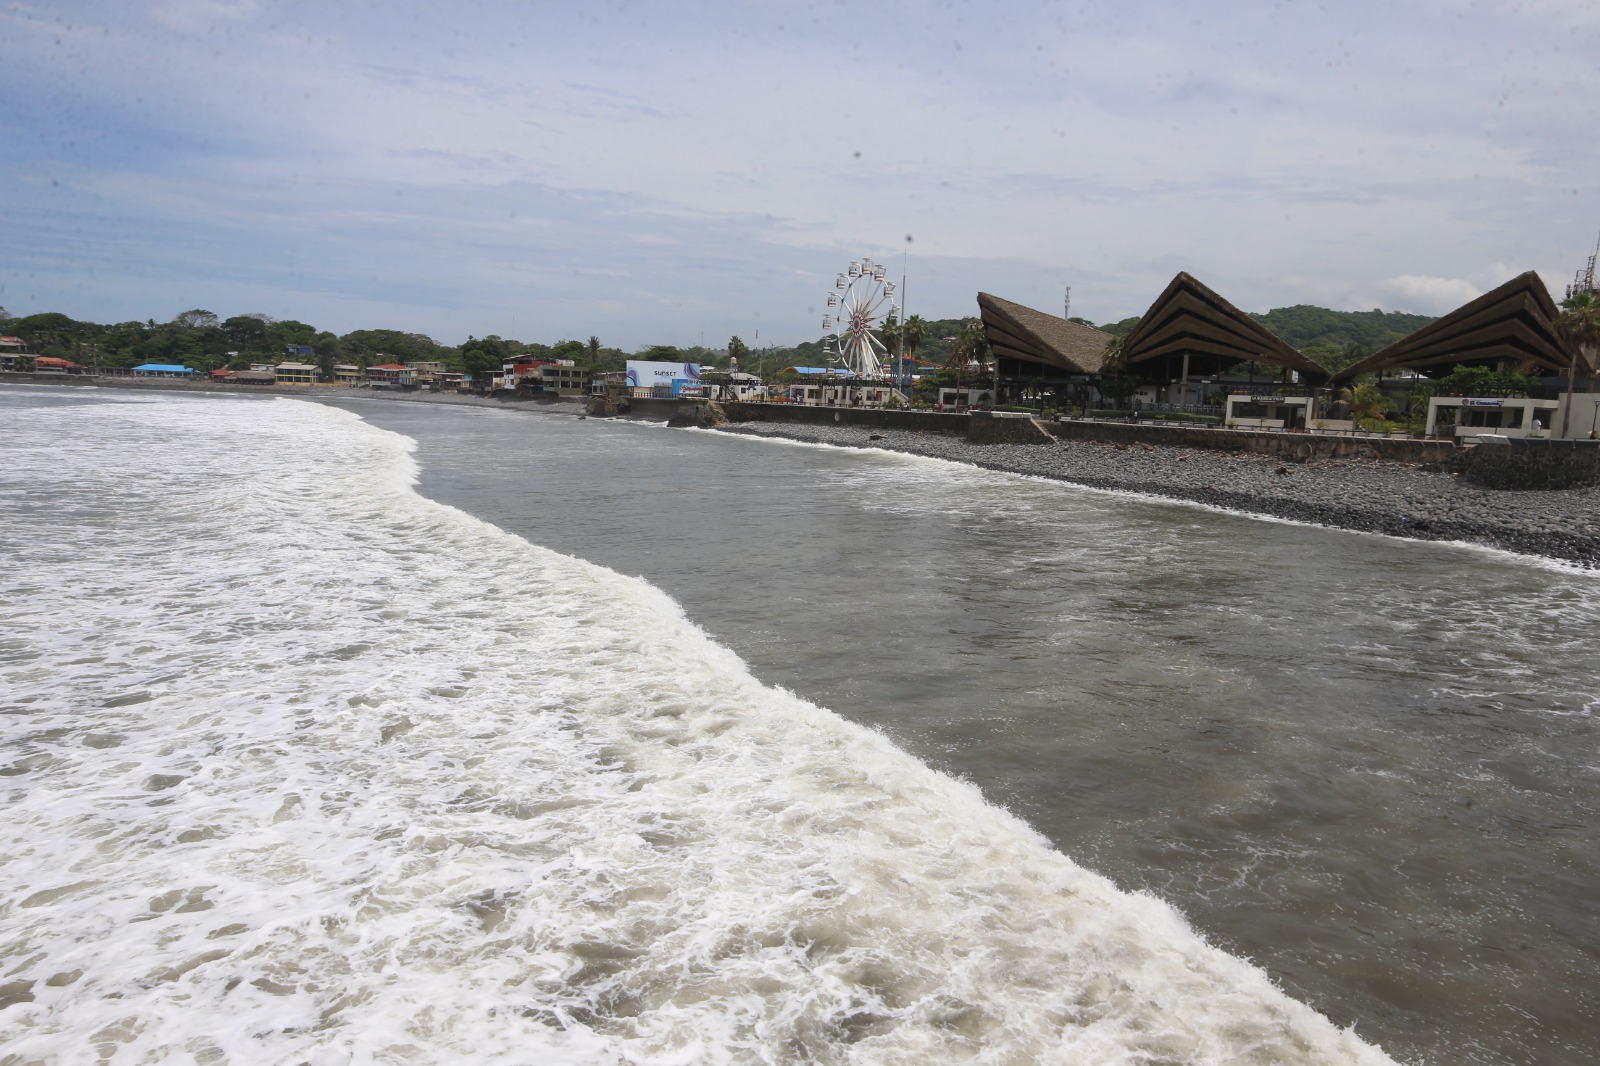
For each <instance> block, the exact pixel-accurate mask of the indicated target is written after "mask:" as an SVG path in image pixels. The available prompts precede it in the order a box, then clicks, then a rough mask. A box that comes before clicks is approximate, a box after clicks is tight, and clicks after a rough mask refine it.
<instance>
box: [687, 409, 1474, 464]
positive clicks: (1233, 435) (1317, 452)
mask: <svg viewBox="0 0 1600 1066" xmlns="http://www.w3.org/2000/svg"><path fill="white" fill-rule="evenodd" d="M663 402H671V401H663ZM722 408H723V410H724V411H725V412H726V414H727V417H728V421H729V422H734V423H744V422H778V423H783V422H787V423H790V424H795V425H813V426H816V425H839V426H867V427H870V428H873V429H901V430H911V431H914V432H921V433H939V434H943V435H946V436H952V437H964V438H966V439H968V440H970V441H972V442H973V443H974V444H985V443H993V444H1019V443H1029V442H1033V443H1045V441H1042V440H1038V439H1037V438H1036V437H1035V435H1034V433H1033V431H1032V429H1031V427H1033V426H1034V425H1036V423H1035V422H1034V421H1033V420H1031V419H1028V418H1026V417H1019V418H1005V417H991V418H985V417H984V416H982V415H979V416H971V415H964V414H961V415H957V414H936V413H934V412H931V411H881V410H874V409H870V408H859V407H805V406H802V405H800V404H766V403H724V404H723V405H722ZM980 419H981V420H982V422H983V423H984V424H983V425H982V426H981V427H980V426H979V425H978V423H979V421H980ZM1037 425H1042V426H1043V427H1044V428H1045V429H1046V430H1047V431H1048V432H1049V434H1050V436H1052V437H1055V438H1056V439H1057V440H1082V441H1100V442H1103V443H1106V444H1124V445H1129V444H1150V445H1155V446H1164V447H1173V448H1205V449H1208V450H1212V451H1226V452H1249V453H1250V454H1252V455H1266V456H1271V457H1274V458H1278V459H1285V460H1289V461H1291V462H1306V461H1309V460H1314V459H1383V460H1387V461H1389V462H1397V463H1437V462H1442V461H1444V460H1446V459H1449V458H1450V457H1451V456H1453V455H1455V454H1456V453H1457V452H1458V450H1459V449H1457V447H1456V445H1455V442H1454V441H1448V440H1416V439H1412V438H1398V437H1360V436H1335V435H1331V434H1321V433H1271V432H1263V431H1256V430H1239V429H1222V428H1216V429H1212V428H1208V427H1202V426H1174V425H1164V424H1162V423H1159V422H1095V421H1074V420H1070V419H1069V420H1067V421H1062V422H1040V423H1037Z"/></svg>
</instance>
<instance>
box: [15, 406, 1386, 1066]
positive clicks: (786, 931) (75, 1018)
mask: <svg viewBox="0 0 1600 1066" xmlns="http://www.w3.org/2000/svg"><path fill="white" fill-rule="evenodd" d="M3 433H4V435H5V437H6V438H7V439H6V441H5V445H6V454H7V456H8V459H9V462H8V464H7V469H6V470H5V471H4V472H0V482H3V484H0V492H3V493H4V495H3V496H0V499H4V501H5V504H4V506H5V508H6V510H7V521H6V522H5V524H4V527H3V529H0V547H3V552H0V602H3V603H4V604H5V605H6V607H5V608H4V615H5V627H4V629H5V634H6V637H5V640H4V643H3V644H0V680H3V691H4V695H3V697H0V699H3V704H4V709H5V710H6V711H7V712H8V718H7V722H8V725H9V728H8V730H7V739H6V741H5V752H4V757H5V762H6V763H7V764H8V765H7V768H6V770H5V773H6V774H7V776H6V777H5V778H4V781H3V783H0V788H3V789H4V790H5V798H6V810H7V818H6V819H5V820H4V822H3V824H0V862H3V863H4V866H5V869H6V870H7V873H8V882H9V884H10V886H11V890H10V892H9V893H8V896H7V899H6V901H5V903H4V906H3V908H0V944H3V945H4V947H3V952H0V957H3V965H4V972H5V976H4V977H3V978H0V983H3V999H0V1002H4V1003H5V1004H7V1005H6V1006H4V1007H3V1009H0V1058H4V1059H5V1060H6V1061H19V1062H20V1061H76V1060H80V1059H84V1058H88V1057H91V1056H93V1055H96V1054H98V1055H99V1056H101V1057H102V1058H106V1059H109V1060H110V1061H114V1062H157V1061H161V1062H168V1061H179V1062H181V1061H193V1062H221V1061H252V1062H258V1061H259V1062H300V1061H307V1062H312V1063H318V1064H322V1063H352V1062H394V1061H416V1062H430V1061H466V1060H470V1061H481V1062H495V1063H519V1062H535V1061H536V1062H541V1063H560V1062H603V1061H617V1062H639V1063H701V1062H710V1063H717V1062H729V1063H733V1062H788V1061H816V1062H841V1063H842V1062H873V1063H877V1062H883V1063H893V1062H914V1061H915V1062H924V1061H929V1060H933V1061H967V1062H983V1063H1011V1062H1016V1063H1022V1062H1095V1063H1111V1062H1139V1063H1159V1062H1171V1063H1180V1062H1182V1063H1206V1062H1214V1063H1224V1062H1227V1063H1237V1062H1260V1063H1268V1062H1386V1061H1388V1060H1387V1059H1386V1058H1385V1057H1384V1056H1383V1055H1382V1054H1381V1052H1379V1051H1378V1050H1376V1049H1375V1048H1373V1047H1371V1046H1369V1045H1367V1044H1365V1043H1363V1042H1362V1041H1361V1040H1360V1039H1358V1038H1357V1037H1356V1036H1355V1035H1354V1034H1353V1033H1350V1032H1347V1031H1341V1030H1339V1029H1338V1028H1337V1027H1335V1026H1334V1025H1332V1024H1331V1023H1329V1022H1328V1021H1327V1020H1326V1019H1325V1018H1323V1017H1322V1016H1320V1015H1319V1014H1317V1013H1316V1012H1315V1011H1313V1010H1311V1009H1310V1008H1309V1007H1307V1006H1305V1005H1303V1004H1300V1003H1298V1002H1296V1001H1294V1000H1292V999H1290V998H1289V997H1287V996H1285V995H1284V994H1282V993H1281V992H1280V991H1279V990H1277V989H1276V988H1274V987H1273V986H1272V984H1271V982H1270V981H1269V980H1268V979H1267V977H1266V976H1265V974H1263V973H1262V972H1261V971H1260V970H1258V969H1257V968H1255V967H1253V966H1251V965H1249V964H1248V963H1246V962H1244V961H1242V960H1239V959H1236V958H1234V957H1232V956H1230V955H1228V954H1226V953H1224V952H1222V951H1220V950H1217V949H1215V948H1213V947H1211V946H1209V945H1208V944H1206V943H1205V942H1204V941H1203V939H1202V938H1201V937H1200V936H1199V935H1198V934H1197V933H1196V932H1195V931H1194V930H1193V929H1191V928H1190V927H1189V926H1188V925H1187V924H1186V923H1185V922H1184V921H1183V920H1182V918H1181V917H1180V916H1179V915H1178V914H1177V913H1176V912H1174V911H1173V910H1172V909H1171V908H1170V907H1168V906H1167V905H1166V904H1164V903H1162V902H1160V901H1158V900H1155V899H1153V898H1149V897H1146V896H1140V895H1133V894H1128V893H1124V892H1121V891H1119V890H1118V889H1117V888H1116V887H1115V886H1114V885H1112V884H1111V883H1110V882H1109V881H1107V880H1106V879H1104V878H1102V877H1100V876H1098V875H1096V874H1094V873H1092V872H1089V871H1087V870H1085V869H1083V868H1081V867H1079V866H1078V865H1076V864H1075V863H1073V862H1072V861H1071V860H1070V859H1069V858H1067V857H1065V856H1063V855H1061V854H1060V853H1058V852H1056V851H1054V850H1052V848H1051V847H1050V846H1049V845H1048V843H1047V842H1046V841H1044V840H1043V838H1041V837H1040V836H1039V834H1037V833H1036V832H1034V831H1033V830H1032V829H1030V828H1029V827H1028V826H1027V825H1025V824H1024V823H1023V822H1021V821H1020V820H1018V819H1017V818H1015V817H1013V816H1012V815H1010V814H1009V813H1007V812H1005V811H1003V810H1001V809H999V808H997V807H994V806H992V805H990V804H988V803H986V802H985V801H984V799H983V797H982V796H981V795H980V794H979V793H978V792H977V790H976V789H974V788H972V787H971V786H969V785H967V784H965V783H963V782H960V781H957V780H954V779H952V778H950V777H947V776H944V775H941V774H939V773H936V772H934V771H933V770H931V769H929V768H928V767H926V766H924V765H922V764H921V763H919V762H918V761H916V760H915V759H914V758H912V757H911V756H909V755H907V754H906V753H904V752H903V751H901V750H899V749H897V748H896V747H895V746H894V745H892V744H891V743H889V742H888V741H887V740H886V739H884V738H883V737H881V736H879V735H878V734H876V733H873V732H871V731H869V730H867V729H864V728H862V727H859V726H856V725H853V724H850V723H848V722H846V721H844V720H842V719H841V718H839V717H838V716H836V715H834V714H833V713H831V712H829V711H827V710H826V709H823V708H819V707H817V706H814V705H812V704H810V703H807V702H805V701H803V700H801V699H799V698H797V697H795V696H794V695H792V694H790V693H788V692H785V691H782V690H777V689H773V688H770V687H766V686H763V685H762V684H761V683H760V682H759V681H758V680H757V679H755V678H754V677H752V676H751V674H750V673H749V671H748V670H747V669H746V668H745V666H744V664H743V663H742V662H741V661H740V660H739V659H738V658H737V657H736V656H735V655H734V654H733V653H732V652H730V651H728V650H727V649H725V648H723V647H721V646H719V645H717V644H715V643H714V642H713V641H711V640H710V639H709V638H707V636H706V635H705V634H704V633H702V632H701V631H700V630H699V629H698V628H697V627H696V626H695V625H694V624H693V623H692V622H691V621H690V620H689V619H687V618H686V617H685V616H684V614H683V612H682V610H681V609H680V608H679V607H678V606H677V605H676V604H675V603H674V602H673V601H671V600H670V599H669V598H667V597H666V596H665V595H663V594H662V593H661V592H659V591H658V590H657V589H655V588H653V587H652V586H650V585H649V584H647V583H645V582H643V581H640V580H636V579H632V578H626V577H623V576H621V575H619V574H616V573H614V572H612V571H609V570H605V569H602V568H599V567H596V566H593V565H590V564H587V563H584V562H582V561H579V560H575V559H572V558H569V557H566V556H562V555H559V554H556V553H554V552H552V551H549V550H546V549H543V548H540V547H538V546H536V545H533V544H530V543H528V542H526V541H524V540H521V539H519V538H517V537H514V536H511V535H510V534H507V533H505V532H503V531H501V530H499V529H496V528H495V527H493V526H490V525H488V524H486V523H483V522H481V521H479V520H477V519H475V518H472V517H471V516H469V515H466V514H464V513H462V512H460V511H457V510H454V509H451V508H449V507H445V506H442V505H439V504H436V503H433V502H431V501H429V500H426V499H424V498H422V497H421V496H419V495H418V494H417V493H416V492H415V491H414V489H413V487H412V486H413V483H414V482H415V479H416V466H415V462H414V460H413V458H412V455H411V450H410V442H409V441H407V440H406V439H405V438H402V437H399V436H397V435H394V434H391V433H387V432H383V431H380V430H376V429H374V428H372V427H370V426H368V425H366V424H365V423H363V422H362V421H360V420H359V419H358V418H356V417H355V416H354V415H350V414H347V413H345V412H341V411H337V410H331V409H328V408H324V407H320V406H317V405H314V404H308V403H301V402H295V401H278V402H224V401H216V400H177V399H173V400H161V401H148V400H146V401H144V402H139V403H107V404H104V405H92V406H68V407H61V408H47V409H37V410H23V411H21V412H20V416H19V417H18V418H17V419H15V420H14V421H13V424H12V425H11V426H9V427H8V428H6V429H5V430H4V431H3Z"/></svg>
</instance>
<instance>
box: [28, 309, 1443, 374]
mask: <svg viewBox="0 0 1600 1066" xmlns="http://www.w3.org/2000/svg"><path fill="white" fill-rule="evenodd" d="M1252 317H1254V318H1256V319H1257V320H1258V321H1260V322H1261V323H1262V324H1263V325H1265V326H1266V327H1267V328H1268V329H1271V330H1272V331H1273V332H1274V333H1276V334H1277V335H1278V336H1280V337H1282V338H1283V339H1284V340H1285V341H1287V342H1288V343H1289V344H1291V345H1293V346H1294V347H1296V348H1299V349H1300V350H1301V351H1303V352H1304V353H1305V354H1306V355H1307V356H1309V357H1310V358H1312V359H1314V360H1316V361H1317V362H1319V363H1321V364H1322V365H1323V366H1326V367H1327V368H1328V369H1329V370H1338V369H1340V368H1342V367H1344V366H1346V365H1348V364H1349V363H1351V362H1353V361H1354V360H1356V359H1359V358H1361V357H1363V356H1364V355H1366V354H1368V353H1370V352H1372V351H1376V350H1377V349H1379V348H1381V347H1383V346H1385V345H1387V344H1389V343H1391V342H1393V341H1395V340H1398V339H1399V338H1400V337H1403V336H1405V335H1406V334H1408V333H1410V332H1412V331H1414V330H1416V329H1418V328H1420V327H1421V326H1423V325H1425V324H1426V323H1428V322H1431V321H1433V320H1432V319H1431V318H1429V317H1428V316H1426V315H1410V314H1404V313H1402V312H1398V311H1387V312H1386V311H1379V310H1373V311H1333V310H1330V309H1328V308H1325V307H1314V306H1311V305H1306V304H1300V305H1296V306H1294V307H1280V308H1276V309H1274V310H1271V311H1268V312H1266V313H1264V314H1256V315H1253V316H1252ZM973 321H974V319H972V318H970V317H967V318H934V319H923V318H922V317H921V316H919V315H913V316H912V317H911V318H910V319H907V320H906V321H905V322H904V323H894V322H890V323H889V324H888V327H887V329H886V330H885V331H884V339H885V341H886V342H887V346H888V348H889V350H890V352H891V354H893V353H894V352H896V351H897V350H898V348H899V345H900V343H901V341H902V340H904V341H906V342H907V343H906V348H907V350H908V351H910V353H911V354H912V355H913V356H914V358H915V359H916V360H917V361H918V363H920V364H922V365H923V367H924V368H925V369H926V368H928V367H950V366H953V365H954V361H955V360H956V359H958V358H960V357H961V356H962V354H963V350H964V348H970V342H968V343H967V344H966V345H964V344H963V342H962V340H961V338H962V336H963V333H964V331H966V330H969V329H970V328H971V327H972V323H973ZM1072 321H1074V322H1079V323H1082V324H1083V325H1089V326H1093V325H1094V323H1092V322H1090V321H1089V320H1088V319H1085V318H1078V317H1074V318H1073V319H1072ZM1138 322H1139V319H1138V318H1137V317H1133V318H1125V319H1122V320H1120V321H1117V322H1107V323H1103V324H1101V325H1099V326H1097V327H1096V328H1098V329H1100V330H1103V331H1104V332H1106V333H1108V334H1110V335H1111V336H1112V337H1114V338H1115V337H1123V336H1126V335H1127V334H1128V332H1129V331H1131V330H1132V329H1133V327H1134V326H1135V325H1137V324H1138ZM0 329H4V331H5V332H6V333H8V334H14V335H16V336H18V337H21V338H22V339H23V340H24V341H25V342H27V343H28V344H29V345H30V346H31V347H33V349H34V351H35V352H37V353H38V354H41V355H53V356H58V357H61V358H65V359H71V360H73V361H74V362H78V363H82V364H84V365H86V366H95V367H104V368H108V369H119V368H122V369H126V368H131V367H135V366H139V365H141V364H144V363H174V364H180V365H183V366H188V367H191V368H193V369H195V370H200V371H209V370H216V369H220V368H223V367H226V368H229V369H244V368H247V367H248V366H250V365H251V364H252V363H265V362H274V363H275V362H278V361H279V360H281V359H282V358H283V355H284V351H285V349H286V348H288V347H289V346H291V345H298V346H303V347H305V348H309V349H310V350H311V357H310V361H312V362H314V363H316V364H317V365H318V366H319V367H320V368H322V369H323V370H324V371H326V372H328V373H329V375H330V376H331V371H332V368H333V366H335V365H337V364H341V363H342V364H354V365H358V366H363V367H365V366H370V365H372V364H374V363H381V362H390V361H392V362H400V363H406V362H417V361H431V362H440V363H443V364H444V365H445V366H446V367H447V368H448V369H450V370H454V371H458V372H465V373H469V374H478V373H493V372H498V371H499V369H500V366H501V365H502V364H503V363H504V362H506V361H507V360H509V359H511V358H516V357H526V358H534V359H571V360H573V361H574V362H575V363H577V364H578V366H580V367H582V368H583V369H585V370H587V371H590V372H596V373H598V372H601V371H608V370H621V369H623V366H624V364H625V362H626V360H627V359H629V358H639V359H650V360H655V361H659V362H692V363H699V364H701V365H703V366H709V367H716V368H722V367H726V366H727V362H728V357H729V356H730V355H736V356H737V357H738V358H739V363H740V368H741V369H742V370H746V371H748V372H751V373H755V374H757V375H758V376H761V377H763V378H767V379H770V378H772V377H773V376H775V375H776V374H777V373H778V372H779V371H780V370H782V369H783V368H784V367H787V366H796V365H798V366H815V365H819V364H821V363H823V362H824V361H825V357H824V355H823V347H824V341H823V340H822V339H821V338H819V339H817V340H814V341H803V342H801V343H799V344H795V345H769V346H767V347H765V348H757V349H752V348H750V347H749V346H748V345H746V344H745V343H744V342H743V341H742V340H740V339H739V338H738V337H732V338H730V339H729V346H728V347H726V348H721V349H712V348H707V347H704V346H701V345H695V346H688V347H677V346H674V345H664V344H657V345H649V346H646V347H644V348H641V349H639V350H638V351H636V352H632V353H629V352H624V351H623V350H622V349H620V348H616V347H611V346H607V345H603V344H601V342H600V340H599V338H597V337H593V336H591V337H589V338H588V340H586V341H583V340H560V341H557V342H555V343H554V344H542V343H539V342H534V341H519V340H515V339H509V338H503V337H499V336H496V335H493V334H490V335H488V336H485V337H476V336H474V337H469V338H468V339H467V340H466V341H465V342H464V343H462V344H460V345H454V346H452V345H445V344H440V343H439V342H438V341H436V340H434V339H433V338H432V337H429V336H427V335H425V334H421V333H408V332H405V331H403V330H394V329H360V330H354V331H352V332H349V333H345V334H343V335H339V334H335V333H332V332H329V331H327V330H319V329H317V328H316V327H315V326H313V325H310V324H309V323H306V322H301V321H298V320H296V319H276V318H273V317H271V316H270V315H266V314H260V313H252V314H242V315H234V316H232V317H230V318H221V317H220V316H218V315H216V314H214V313H213V312H211V311H206V310H202V309H195V310H191V311H184V312H183V313H181V314H179V315H177V316H175V317H174V318H173V319H172V320H171V321H170V322H156V321H155V320H154V319H149V320H146V321H144V322H117V323H111V324H102V323H96V322H88V321H79V320H76V319H73V318H71V317H69V316H67V315H64V314H60V313H58V312H46V313H43V314H36V315H28V316H26V317H22V318H12V317H10V316H9V315H7V314H6V313H5V310H4V309H3V308H0ZM967 355H968V358H970V352H968V353H967ZM963 361H965V360H963Z"/></svg>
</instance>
